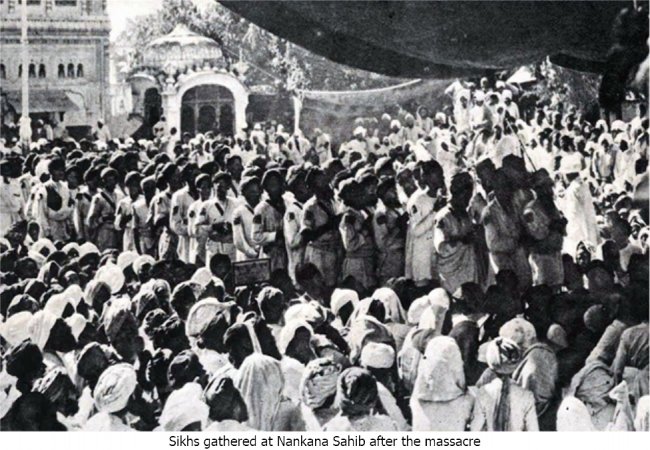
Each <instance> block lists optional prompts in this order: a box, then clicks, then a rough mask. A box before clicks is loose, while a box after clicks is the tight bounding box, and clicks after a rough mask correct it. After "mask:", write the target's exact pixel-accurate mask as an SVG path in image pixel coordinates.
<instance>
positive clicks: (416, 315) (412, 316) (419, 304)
mask: <svg viewBox="0 0 650 450" xmlns="http://www.w3.org/2000/svg"><path fill="white" fill-rule="evenodd" d="M427 308H429V296H428V295H425V296H424V297H420V298H418V299H415V300H414V301H413V303H411V306H409V310H408V313H407V314H406V320H407V322H408V323H409V325H417V324H418V323H420V318H421V317H422V314H424V312H425V311H426V310H427Z"/></svg>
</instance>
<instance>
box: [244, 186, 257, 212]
mask: <svg viewBox="0 0 650 450" xmlns="http://www.w3.org/2000/svg"><path fill="white" fill-rule="evenodd" d="M242 195H243V196H244V198H245V199H246V202H248V204H249V205H250V206H252V207H255V206H256V205H257V204H258V203H259V202H260V197H261V196H262V190H261V188H260V186H259V184H255V183H252V184H249V185H248V186H246V189H244V191H243V192H242Z"/></svg>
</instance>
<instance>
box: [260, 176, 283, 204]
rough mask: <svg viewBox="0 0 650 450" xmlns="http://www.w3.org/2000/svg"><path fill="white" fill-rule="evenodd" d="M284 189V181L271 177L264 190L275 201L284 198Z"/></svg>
mask: <svg viewBox="0 0 650 450" xmlns="http://www.w3.org/2000/svg"><path fill="white" fill-rule="evenodd" d="M284 189H285V188H284V181H283V180H282V179H281V178H279V177H271V178H270V179H268V180H267V181H266V185H265V186H264V190H265V191H266V193H267V194H268V195H269V197H270V198H271V199H273V200H278V199H280V198H282V194H284Z"/></svg>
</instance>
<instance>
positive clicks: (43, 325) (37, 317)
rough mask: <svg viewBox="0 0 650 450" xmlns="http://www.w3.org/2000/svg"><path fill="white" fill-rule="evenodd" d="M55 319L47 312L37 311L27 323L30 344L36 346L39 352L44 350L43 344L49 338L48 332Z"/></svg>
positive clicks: (55, 317)
mask: <svg viewBox="0 0 650 450" xmlns="http://www.w3.org/2000/svg"><path fill="white" fill-rule="evenodd" d="M56 319H57V316H55V315H53V314H51V313H49V312H47V311H38V312H37V313H36V314H34V317H32V320H31V321H30V323H29V334H30V336H31V338H32V342H34V343H35V344H36V345H38V347H39V348H40V349H41V350H43V348H45V344H47V340H48V339H49V338H50V332H51V331H52V327H53V326H54V323H55V322H56Z"/></svg>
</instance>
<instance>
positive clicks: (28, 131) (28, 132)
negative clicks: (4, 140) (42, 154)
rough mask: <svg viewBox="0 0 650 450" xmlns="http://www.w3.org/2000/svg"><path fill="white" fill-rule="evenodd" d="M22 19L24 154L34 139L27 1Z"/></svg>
mask: <svg viewBox="0 0 650 450" xmlns="http://www.w3.org/2000/svg"><path fill="white" fill-rule="evenodd" d="M21 3H22V4H21V18H20V25H21V26H20V28H21V34H20V49H21V56H22V67H23V71H22V95H21V97H22V98H21V103H22V117H21V118H20V139H21V141H22V144H23V150H24V153H26V149H28V148H29V143H30V141H31V137H32V127H31V123H30V122H31V121H30V119H29V46H28V40H27V0H22V2H21Z"/></svg>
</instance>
